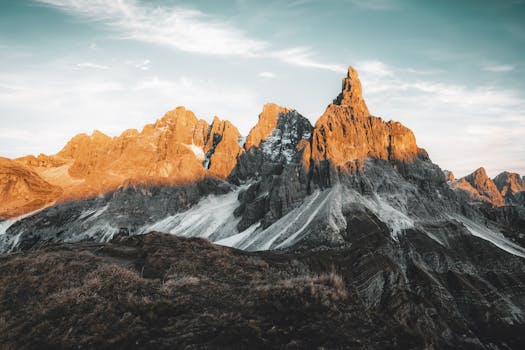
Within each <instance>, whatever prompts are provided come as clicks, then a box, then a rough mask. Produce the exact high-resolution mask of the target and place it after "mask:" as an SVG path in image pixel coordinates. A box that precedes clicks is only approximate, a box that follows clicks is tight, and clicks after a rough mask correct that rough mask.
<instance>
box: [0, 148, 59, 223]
mask: <svg viewBox="0 0 525 350" xmlns="http://www.w3.org/2000/svg"><path fill="white" fill-rule="evenodd" d="M61 195H62V189H61V188H60V187H58V186H53V185H51V184H50V183H48V182H46V181H45V180H44V179H42V178H41V177H40V176H39V175H38V174H37V173H36V172H34V171H33V170H31V169H30V168H29V167H27V166H25V165H23V164H20V163H18V162H15V161H13V160H10V159H7V158H2V157H0V198H1V199H2V200H1V201H0V219H6V218H9V217H12V216H17V215H21V214H25V213H28V212H31V211H34V210H36V209H40V208H42V207H45V206H46V205H49V204H51V203H53V202H55V201H56V200H57V199H58V198H59V197H60V196H61Z"/></svg>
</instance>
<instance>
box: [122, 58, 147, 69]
mask: <svg viewBox="0 0 525 350" xmlns="http://www.w3.org/2000/svg"><path fill="white" fill-rule="evenodd" d="M150 63H151V61H150V60H149V59H145V60H140V61H131V60H130V61H126V64H129V65H131V66H133V67H135V68H137V69H140V70H149V65H150Z"/></svg>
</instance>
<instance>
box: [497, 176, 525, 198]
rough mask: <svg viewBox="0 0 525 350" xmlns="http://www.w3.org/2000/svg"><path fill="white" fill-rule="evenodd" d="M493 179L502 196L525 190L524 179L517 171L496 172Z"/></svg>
mask: <svg viewBox="0 0 525 350" xmlns="http://www.w3.org/2000/svg"><path fill="white" fill-rule="evenodd" d="M493 181H494V184H495V185H496V187H497V188H498V190H499V191H500V192H501V194H502V195H503V196H507V195H515V194H516V193H519V192H523V191H525V179H524V178H522V177H521V176H520V175H519V174H517V173H512V172H509V171H504V172H502V173H500V174H498V175H497V176H496V177H495V178H494V180H493Z"/></svg>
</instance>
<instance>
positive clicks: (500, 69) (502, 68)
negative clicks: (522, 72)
mask: <svg viewBox="0 0 525 350" xmlns="http://www.w3.org/2000/svg"><path fill="white" fill-rule="evenodd" d="M483 70H484V71H487V72H495V73H505V72H511V71H513V70H514V66H511V65H508V64H501V65H494V66H485V67H483Z"/></svg>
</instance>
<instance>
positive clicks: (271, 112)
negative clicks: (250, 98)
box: [244, 103, 292, 150]
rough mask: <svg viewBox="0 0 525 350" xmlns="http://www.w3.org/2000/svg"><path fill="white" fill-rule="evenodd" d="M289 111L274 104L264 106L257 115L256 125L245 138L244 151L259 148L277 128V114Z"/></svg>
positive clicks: (289, 110)
mask: <svg viewBox="0 0 525 350" xmlns="http://www.w3.org/2000/svg"><path fill="white" fill-rule="evenodd" d="M291 111H292V110H291V109H288V108H284V107H281V106H278V105H276V104H274V103H267V104H265V105H264V107H263V110H262V112H261V114H259V120H258V121H257V124H256V125H255V126H254V127H253V128H252V129H251V130H250V133H249V134H248V136H247V137H246V142H245V144H244V149H246V150H249V149H250V148H252V147H259V144H260V143H261V141H264V140H266V139H267V138H268V136H270V135H271V133H272V131H274V130H275V128H276V127H277V122H278V120H279V114H286V113H289V112H291Z"/></svg>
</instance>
